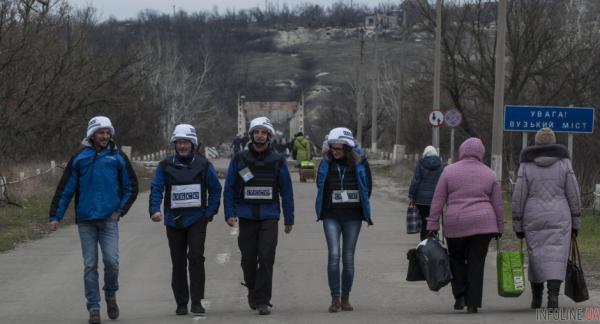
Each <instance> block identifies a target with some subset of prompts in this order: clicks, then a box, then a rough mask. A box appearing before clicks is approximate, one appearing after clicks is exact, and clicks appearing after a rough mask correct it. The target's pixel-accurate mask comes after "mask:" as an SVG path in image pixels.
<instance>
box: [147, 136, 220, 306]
mask: <svg viewBox="0 0 600 324" xmlns="http://www.w3.org/2000/svg"><path fill="white" fill-rule="evenodd" d="M171 143H173V144H174V146H175V152H176V153H175V155H173V156H169V157H167V158H166V159H165V160H163V161H161V162H160V164H159V165H158V168H157V169H156V174H155V175H154V179H152V188H151V192H150V217H151V218H152V220H153V221H155V222H160V221H161V220H162V218H163V217H162V213H161V212H160V204H161V202H162V200H163V192H164V197H165V199H164V216H165V217H164V222H165V226H166V228H167V239H168V240H169V249H170V251H171V263H172V274H171V288H172V289H173V295H174V296H175V302H176V303H177V309H176V310H175V314H177V315H185V314H187V313H188V308H187V304H188V301H189V300H190V297H191V300H192V307H191V309H190V310H191V312H192V313H196V314H204V313H205V310H204V307H202V303H201V301H202V299H203V298H204V283H205V272H204V242H205V241H206V227H207V225H208V222H210V221H212V219H213V216H214V215H215V214H216V213H217V212H218V211H219V205H220V204H221V183H219V178H218V177H217V173H216V172H215V169H214V167H213V166H212V164H211V163H210V162H208V160H207V159H206V158H205V157H204V156H202V155H200V154H196V153H194V151H195V149H196V148H198V137H197V135H196V129H195V128H194V127H193V126H191V125H188V124H180V125H177V126H176V127H175V131H173V135H172V136H171ZM188 260H189V276H190V282H189V286H188V271H187V269H186V267H187V264H188Z"/></svg>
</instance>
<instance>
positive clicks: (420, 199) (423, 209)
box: [408, 145, 444, 241]
mask: <svg viewBox="0 0 600 324" xmlns="http://www.w3.org/2000/svg"><path fill="white" fill-rule="evenodd" d="M443 170H444V165H443V163H442V160H441V159H440V157H439V156H438V152H437V150H436V149H435V147H433V146H431V145H430V146H427V147H426V148H425V150H424V151H423V158H422V159H421V160H419V163H417V166H416V167H415V172H414V173H413V177H412V180H411V182H410V189H409V191H408V198H409V199H410V201H411V202H413V203H414V204H415V206H416V207H417V209H418V210H419V215H420V216H421V224H422V225H421V241H422V240H424V239H425V238H426V237H427V226H426V225H427V217H429V210H430V209H431V200H432V199H433V193H434V192H435V187H436V186H437V183H438V180H439V179H440V175H441V174H442V171H443Z"/></svg>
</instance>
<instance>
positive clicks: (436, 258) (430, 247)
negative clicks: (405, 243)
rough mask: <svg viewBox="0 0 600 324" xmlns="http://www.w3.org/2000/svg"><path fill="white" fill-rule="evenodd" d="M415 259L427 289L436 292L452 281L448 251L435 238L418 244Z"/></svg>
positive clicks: (429, 238) (432, 237)
mask: <svg viewBox="0 0 600 324" xmlns="http://www.w3.org/2000/svg"><path fill="white" fill-rule="evenodd" d="M417 259H418V260H419V265H420V267H421V270H422V271H423V275H424V276H425V280H426V281H427V286H429V289H431V290H433V291H438V290H440V289H441V288H442V287H444V286H446V285H447V284H448V283H449V282H450V280H452V272H451V271H450V257H449V256H448V250H447V249H446V248H445V247H444V246H443V245H442V243H441V242H440V240H439V239H438V238H437V237H434V236H430V237H428V238H426V239H425V240H423V241H421V243H419V245H418V246H417Z"/></svg>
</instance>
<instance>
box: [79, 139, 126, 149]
mask: <svg viewBox="0 0 600 324" xmlns="http://www.w3.org/2000/svg"><path fill="white" fill-rule="evenodd" d="M81 145H83V146H84V147H89V148H91V149H95V148H94V144H93V143H92V140H91V139H89V138H84V139H83V140H81ZM107 148H108V149H109V150H116V149H117V148H118V147H117V144H115V141H113V139H112V138H111V139H110V140H108V147H107Z"/></svg>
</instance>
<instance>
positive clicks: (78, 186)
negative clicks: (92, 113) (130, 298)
mask: <svg viewBox="0 0 600 324" xmlns="http://www.w3.org/2000/svg"><path fill="white" fill-rule="evenodd" d="M114 136H115V129H114V128H113V126H112V123H111V121H110V119H108V118H107V117H104V116H97V117H94V118H92V119H91V120H90V122H89V123H88V128H87V136H86V138H85V139H84V142H83V144H84V148H83V149H81V150H80V151H79V152H78V153H76V154H75V155H74V156H73V157H72V158H71V160H70V161H69V163H68V164H67V167H66V168H65V171H64V173H63V176H62V178H61V180H60V183H59V184H58V187H57V188H56V193H55V194H54V198H53V200H52V206H51V207H50V213H49V222H50V223H49V227H50V229H51V230H56V229H58V226H59V222H60V221H61V220H62V218H63V217H64V215H65V212H66V210H67V208H68V207H69V203H70V201H71V198H72V197H73V194H75V195H76V197H77V198H76V199H75V220H76V222H77V228H78V230H79V238H80V241H81V250H82V254H83V263H84V277H83V278H84V286H85V297H86V299H87V309H88V311H89V321H88V322H89V323H100V289H99V284H98V244H99V245H100V249H101V251H102V261H103V263H104V288H103V289H104V295H105V299H106V306H107V313H108V317H109V318H110V319H117V318H118V317H119V307H118V306H117V299H116V291H117V290H118V289H119V284H118V275H119V226H118V225H119V224H118V221H119V219H120V218H121V217H123V216H124V215H125V214H126V213H127V211H128V210H129V208H130V207H131V205H132V204H133V202H134V201H135V199H136V197H137V193H138V183H137V178H136V175H135V172H134V171H133V168H132V167H131V164H130V163H129V160H128V159H127V157H126V156H125V154H123V153H122V152H121V151H120V150H118V149H117V147H116V146H115V143H114V142H113V137H114Z"/></svg>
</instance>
